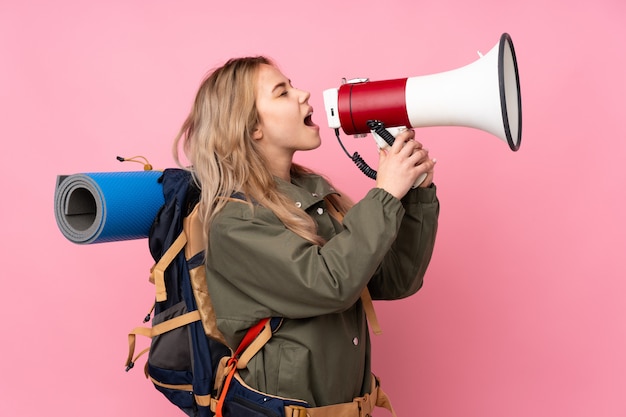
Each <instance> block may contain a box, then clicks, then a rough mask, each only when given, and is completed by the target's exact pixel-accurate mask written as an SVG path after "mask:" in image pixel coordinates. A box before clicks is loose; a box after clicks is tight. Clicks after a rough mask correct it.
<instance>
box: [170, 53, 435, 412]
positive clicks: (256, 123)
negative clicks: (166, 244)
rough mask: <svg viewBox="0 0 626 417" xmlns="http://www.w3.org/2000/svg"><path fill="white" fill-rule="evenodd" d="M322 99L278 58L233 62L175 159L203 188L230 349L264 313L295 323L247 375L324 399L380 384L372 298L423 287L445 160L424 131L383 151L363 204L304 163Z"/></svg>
mask: <svg viewBox="0 0 626 417" xmlns="http://www.w3.org/2000/svg"><path fill="white" fill-rule="evenodd" d="M309 96H310V94H309V93H308V92H306V91H303V90H300V89H298V88H296V87H294V86H293V85H292V83H291V81H290V80H289V79H288V78H287V77H286V76H285V75H284V74H283V73H282V72H281V71H280V69H279V68H278V67H277V66H276V65H275V64H274V63H273V62H272V61H271V60H269V59H267V58H264V57H247V58H238V59H232V60H230V61H228V62H227V63H226V64H224V65H223V66H221V67H220V68H217V69H215V70H214V71H213V72H212V73H211V74H210V75H209V76H208V77H207V78H206V79H205V80H204V81H203V82H202V84H201V86H200V88H199V91H198V93H197V96H196V99H195V102H194V104H193V108H192V110H191V113H190V114H189V116H188V118H187V120H186V121H185V123H184V125H183V127H182V129H181V131H180V134H179V136H178V138H177V141H176V144H175V154H176V155H175V156H176V157H177V158H178V151H176V150H177V149H179V148H182V149H184V151H185V154H186V156H187V158H188V160H189V161H190V162H191V165H192V167H191V168H190V169H191V171H192V173H193V176H194V178H195V180H196V181H197V182H198V184H199V185H200V187H201V190H202V194H201V201H200V204H201V206H200V207H201V213H202V218H203V221H204V224H205V226H206V233H207V252H206V266H207V277H206V278H207V283H208V288H209V290H210V293H211V294H212V298H213V303H214V308H215V313H216V316H217V322H218V325H219V329H220V330H221V332H222V333H223V335H224V337H225V339H226V341H227V342H228V344H229V346H230V347H231V348H233V349H234V348H236V347H237V346H238V345H239V343H240V341H241V339H242V338H243V336H244V335H245V333H246V331H247V329H248V328H250V327H251V326H253V325H254V324H256V323H257V322H259V320H260V319H263V318H266V317H282V318H283V321H282V324H281V326H280V328H279V329H278V330H277V331H276V332H275V334H274V335H273V337H272V338H271V340H270V341H269V342H268V343H267V344H266V345H265V346H264V347H263V349H262V350H261V351H260V352H259V353H257V354H256V355H255V356H254V357H253V358H252V359H251V360H250V362H249V363H248V366H247V368H246V369H243V370H241V371H240V375H241V377H242V378H243V380H244V381H245V383H246V384H248V385H249V386H250V387H251V388H253V389H255V390H258V391H261V392H264V393H268V394H272V395H277V396H281V397H287V398H295V399H300V400H302V401H305V402H306V403H307V404H308V405H309V406H311V407H321V406H327V405H331V404H338V403H346V402H351V401H352V400H353V399H354V398H356V397H360V396H363V395H365V394H368V393H369V392H370V391H371V389H372V381H373V380H372V378H373V377H372V375H371V370H370V354H371V352H370V339H369V333H368V326H367V319H366V315H365V312H364V308H363V302H362V301H361V298H360V296H361V294H362V292H363V290H364V289H365V288H366V287H367V288H369V292H370V294H371V296H372V298H373V299H385V300H391V299H399V298H404V297H407V296H410V295H412V294H414V293H415V292H416V291H418V290H419V289H420V287H421V286H422V279H423V276H424V274H425V271H426V268H427V266H428V264H429V261H430V258H431V255H432V251H433V247H434V242H435V235H436V231H437V218H438V213H439V202H438V200H437V196H436V188H435V186H434V184H433V182H432V181H433V170H434V165H435V161H434V160H433V159H431V158H430V156H429V154H428V151H427V150H426V149H424V148H422V145H421V144H420V143H419V142H417V141H415V140H414V135H415V133H414V132H413V131H412V130H407V131H404V132H402V133H401V134H400V135H399V136H398V138H397V140H396V142H395V144H394V145H393V146H392V147H391V148H389V149H388V150H387V151H381V152H380V160H379V164H378V176H377V179H376V183H375V187H374V188H372V189H371V190H370V191H369V192H368V193H367V195H366V196H365V197H364V198H363V199H362V200H360V201H359V202H357V203H355V204H351V203H350V202H349V201H348V199H347V198H346V197H345V196H343V195H341V194H340V193H339V192H338V191H337V190H335V189H334V188H333V187H332V185H330V184H329V183H328V182H327V180H325V179H324V178H323V177H321V176H319V175H317V174H315V173H313V172H312V171H310V170H308V169H306V168H304V167H302V166H299V165H297V164H295V163H294V162H293V156H294V154H295V153H296V152H297V151H309V150H313V149H315V148H317V147H318V146H319V145H320V143H321V139H320V133H319V127H318V126H317V125H316V124H315V122H314V113H313V108H312V107H311V106H310V104H309V102H308V99H309ZM181 144H182V146H181ZM423 173H427V177H426V180H425V181H424V182H422V184H421V185H420V186H419V187H418V188H415V189H412V185H413V184H414V183H415V181H416V179H417V178H418V177H419V176H420V175H421V174H423ZM334 208H336V209H338V211H340V212H342V213H345V217H343V218H339V217H337V216H333V215H332V211H333V209H334Z"/></svg>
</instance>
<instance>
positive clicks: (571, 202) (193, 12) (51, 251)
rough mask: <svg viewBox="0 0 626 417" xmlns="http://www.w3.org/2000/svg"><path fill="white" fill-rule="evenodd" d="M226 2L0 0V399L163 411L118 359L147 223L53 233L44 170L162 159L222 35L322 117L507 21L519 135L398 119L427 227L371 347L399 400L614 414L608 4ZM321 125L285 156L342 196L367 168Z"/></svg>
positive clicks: (617, 221) (57, 411) (611, 1)
mask: <svg viewBox="0 0 626 417" xmlns="http://www.w3.org/2000/svg"><path fill="white" fill-rule="evenodd" d="M238 3H239V2H235V1H226V2H221V4H217V2H207V1H179V2H165V1H144V2H139V1H106V2H104V1H101V2H95V1H91V2H85V1H70V0H65V1H54V2H48V1H39V2H37V1H10V0H3V1H1V2H0V57H1V58H0V59H1V64H0V126H1V129H2V134H3V139H4V145H3V148H4V150H5V157H4V158H3V160H4V162H3V163H2V166H1V168H0V169H1V170H2V173H1V175H0V178H1V179H0V181H2V189H3V195H4V196H3V197H2V202H3V203H2V204H1V205H0V219H2V220H1V221H2V230H3V240H4V244H3V248H4V253H3V255H2V265H3V268H2V273H1V275H0V276H1V279H2V288H3V302H2V303H1V304H0V313H1V314H0V317H2V322H3V325H2V340H3V343H2V344H1V346H2V347H1V348H0V349H1V352H2V359H1V360H0V375H1V377H0V415H2V416H20V417H21V416H39V415H63V416H71V417H74V416H76V417H78V416H83V415H86V414H88V415H90V416H94V417H97V416H135V415H142V416H149V415H151V416H163V417H165V416H172V415H176V411H175V410H174V409H173V408H171V406H169V404H168V403H166V401H165V400H164V399H162V398H161V397H160V395H159V394H158V393H157V392H156V391H154V390H153V388H152V387H151V386H150V384H149V383H148V382H146V381H145V380H144V379H143V377H142V375H141V372H140V371H136V372H133V373H131V374H126V373H124V370H123V363H124V359H125V355H126V349H127V344H126V332H127V331H128V330H130V329H131V328H132V327H134V326H135V325H138V324H140V322H141V319H142V318H143V316H144V315H145V313H146V311H147V309H148V308H149V305H150V303H151V299H152V296H153V294H152V292H151V291H152V287H151V286H150V285H149V284H148V282H147V273H148V267H149V266H150V258H149V256H148V252H147V249H146V242H145V241H133V242H120V243H109V244H101V245H91V246H78V245H74V244H72V243H70V242H69V241H67V240H66V239H65V238H64V237H63V236H62V235H61V233H60V232H59V230H58V229H57V226H56V224H55V220H54V214H53V193H54V186H55V178H56V175H58V174H72V173H78V172H87V171H115V170H124V169H135V168H139V167H138V166H134V165H131V166H121V165H120V164H119V163H118V162H117V161H116V160H115V156H116V155H124V156H132V155H135V154H143V155H145V156H147V157H148V158H149V159H150V160H151V162H152V164H153V165H155V166H156V167H167V166H172V165H173V162H172V159H171V156H170V151H169V149H170V143H171V140H172V137H173V136H174V135H175V133H176V132H177V129H178V127H179V125H180V124H181V122H182V120H183V117H184V116H185V114H186V112H187V110H188V108H189V106H190V104H191V100H192V96H193V94H194V92H195V89H196V87H197V86H198V84H199V81H200V79H201V78H202V76H203V75H204V73H205V72H206V71H208V70H209V69H210V68H211V67H213V66H214V65H217V64H219V63H221V62H222V61H223V60H225V59H226V58H229V57H231V56H239V55H243V54H259V53H261V54H266V55H269V56H271V57H273V58H275V59H276V60H277V61H278V62H279V63H280V65H281V67H282V68H283V70H284V72H285V73H286V74H287V75H288V76H289V77H290V78H291V79H292V80H293V81H294V83H295V85H297V86H299V87H302V88H304V89H308V90H309V91H311V92H312V97H311V103H312V105H313V106H314V107H315V108H316V116H315V119H316V120H317V122H318V123H319V124H321V125H324V123H325V116H324V114H323V105H322V95H321V93H322V90H324V89H326V88H330V87H337V86H338V85H339V81H340V79H341V77H348V78H351V77H357V76H366V77H370V78H371V79H372V80H380V79H389V78H397V77H405V76H418V75H425V74H429V73H432V72H440V71H444V70H448V69H454V68H457V67H459V66H462V65H465V64H468V63H470V62H473V61H474V60H475V59H476V50H481V51H483V52H486V51H487V50H489V49H490V48H491V47H492V46H493V45H494V44H495V43H496V42H497V40H498V38H499V36H500V34H501V33H502V32H508V33H510V34H511V35H512V37H513V41H514V43H515V47H516V51H517V56H518V60H519V66H520V74H521V83H522V97H523V104H524V116H523V117H524V127H523V132H524V133H523V141H522V148H521V150H520V151H519V152H517V153H513V152H510V151H509V150H508V148H507V147H506V145H504V144H503V143H502V142H500V141H498V140H497V139H495V138H493V137H491V136H490V135H488V134H486V133H483V132H480V131H475V130H471V129H462V128H426V129H422V130H419V131H418V134H419V137H420V138H421V139H422V141H423V142H424V143H425V144H427V146H428V147H429V148H430V149H431V153H432V155H433V156H436V157H437V158H438V160H439V164H438V165H437V173H436V181H437V183H438V186H439V190H440V199H441V202H442V210H441V228H440V234H439V240H438V244H437V248H436V253H435V256H434V258H433V261H432V264H431V267H430V270H429V272H428V275H427V277H426V281H427V282H426V285H425V287H424V289H423V290H422V291H421V292H420V293H419V294H418V295H417V296H415V297H412V298H410V299H408V300H403V301H400V302H395V303H379V304H378V310H379V315H380V319H381V322H382V326H383V329H384V335H383V336H380V337H377V338H375V341H374V344H375V346H374V347H375V356H374V361H375V369H376V370H377V371H378V373H379V374H380V375H381V376H382V379H383V381H384V384H385V386H386V390H387V391H388V393H389V394H390V396H391V397H392V399H393V401H394V404H395V407H396V409H397V411H398V414H399V416H401V417H402V416H413V415H419V416H428V417H436V416H442V417H443V416H470V417H471V416H476V417H478V416H480V417H500V416H508V417H517V416H519V417H522V416H531V415H532V416H568V417H583V416H610V417H612V416H615V417H617V416H624V415H625V413H626V400H625V399H624V389H625V388H626V355H625V354H624V352H626V320H625V314H624V313H625V307H624V294H625V293H626V281H625V280H624V278H625V277H626V267H625V265H624V259H625V252H624V249H625V248H626V220H625V217H624V216H623V213H622V211H623V208H624V200H625V198H624V196H625V194H624V185H625V184H626V171H625V169H624V162H623V161H624V157H625V156H626V127H625V125H624V121H623V120H624V116H623V113H624V110H625V106H624V97H625V96H626V83H625V82H624V74H626V53H624V44H625V41H626V29H625V27H626V26H625V25H624V18H625V17H626V6H625V4H626V3H624V2H623V1H622V0H598V1H593V2H591V1H588V2H585V1H578V2H576V1H565V0H560V1H559V0H555V1H545V0H541V1H539V0H528V1H524V2H521V1H517V2H509V1H495V0H485V1H479V2H467V1H452V0H441V1H437V2H419V1H410V0H388V1H385V2H382V3H380V2H373V1H361V2H351V1H336V0H317V1H314V2H308V3H306V4H304V3H299V2H294V1H292V0H289V1H286V0H285V1H274V2H267V1H266V2H263V1H261V2H250V5H249V6H242V5H240V4H238ZM472 3H474V4H472ZM322 135H323V140H324V144H323V145H322V147H321V149H319V150H317V151H314V152H311V153H309V154H303V155H300V156H299V161H300V162H303V163H306V164H307V165H309V166H311V167H313V168H315V169H317V170H320V171H322V172H324V173H326V174H328V175H329V176H331V177H332V178H333V179H334V180H335V181H336V184H337V185H338V186H339V187H341V188H343V189H346V190H347V191H348V192H349V194H350V195H352V196H353V197H355V198H359V197H360V196H362V195H363V194H364V193H365V192H366V190H367V189H368V188H369V187H371V186H372V185H373V184H372V182H371V181H370V180H368V179H367V178H365V177H363V176H362V175H361V174H360V173H358V172H357V171H356V168H354V167H353V165H352V163H351V162H350V161H349V160H348V159H347V158H346V157H345V155H344V154H343V153H342V152H341V151H340V148H339V146H338V145H337V143H336V140H335V138H334V135H333V133H332V132H331V131H330V130H327V129H326V128H323V129H322ZM346 145H347V146H348V147H349V148H350V149H351V151H355V150H359V151H360V152H361V153H365V154H368V152H369V153H370V154H372V155H373V154H374V151H373V150H374V145H373V142H372V141H371V138H368V139H364V140H362V141H361V142H359V141H357V140H355V139H351V138H346ZM384 414H385V413H381V415H384Z"/></svg>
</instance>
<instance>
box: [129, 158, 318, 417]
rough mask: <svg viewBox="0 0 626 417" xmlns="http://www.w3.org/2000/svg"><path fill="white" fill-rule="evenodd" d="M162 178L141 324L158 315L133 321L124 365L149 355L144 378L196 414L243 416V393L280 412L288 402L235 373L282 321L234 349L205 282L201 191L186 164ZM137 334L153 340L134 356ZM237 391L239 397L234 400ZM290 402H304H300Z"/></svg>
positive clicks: (263, 324)
mask: <svg viewBox="0 0 626 417" xmlns="http://www.w3.org/2000/svg"><path fill="white" fill-rule="evenodd" d="M159 182H160V183H161V184H162V186H163V196H164V199H165V200H164V201H165V203H164V204H163V206H162V207H161V208H160V209H159V211H158V213H157V215H156V218H155V219H154V222H153V224H152V226H151V229H150V233H149V236H148V245H149V248H150V253H151V255H152V257H153V259H154V261H155V262H156V263H155V264H154V266H153V267H152V269H151V270H150V281H151V282H152V283H153V284H154V285H155V290H156V298H155V303H154V306H153V308H152V310H151V312H150V313H149V314H148V315H147V316H146V317H145V319H144V323H146V322H148V321H149V320H150V317H151V315H152V314H154V316H153V318H152V327H136V328H135V329H133V330H132V331H131V332H130V333H129V335H128V341H129V352H128V357H127V360H126V371H130V370H131V369H132V368H133V367H134V365H135V362H136V361H137V359H138V358H139V357H140V356H142V355H143V354H145V353H148V360H147V361H146V365H145V367H144V373H145V376H146V378H148V379H150V380H151V381H152V383H153V384H154V386H155V388H156V389H157V390H158V391H160V392H161V393H162V394H163V395H165V397H166V398H167V399H168V400H169V401H170V402H172V403H173V404H174V405H176V406H178V407H179V408H180V409H181V410H182V411H184V412H185V413H186V414H187V415H189V416H192V417H212V416H213V415H215V412H216V411H217V414H218V415H219V416H222V415H224V416H228V415H233V416H234V415H240V414H239V411H240V409H239V408H238V407H240V406H239V405H238V404H236V403H237V402H239V403H241V398H243V399H244V402H245V401H248V402H249V403H252V404H253V405H254V403H259V404H262V405H263V406H264V407H265V406H266V403H267V404H270V403H271V404H272V406H273V407H274V408H276V410H278V411H280V410H282V409H283V407H284V406H285V405H287V404H286V403H285V402H284V401H282V399H279V400H278V401H274V402H268V401H267V400H268V398H269V396H268V395H265V394H260V393H257V392H254V391H253V390H251V389H249V387H247V386H245V384H244V383H243V381H242V380H239V379H237V378H236V377H235V375H236V371H237V369H241V368H243V367H245V365H246V364H247V361H248V360H249V359H250V358H251V357H252V356H253V355H254V354H255V353H256V352H258V351H259V350H260V349H261V348H262V347H263V345H264V344H265V343H266V342H267V340H269V338H270V337H271V335H272V333H273V331H275V330H276V329H277V328H278V327H279V326H280V323H281V321H282V319H280V318H266V319H264V320H261V321H260V322H259V323H257V325H255V326H253V327H252V328H251V329H250V330H249V331H248V332H247V334H246V336H245V337H244V339H243V341H242V343H241V344H240V346H239V347H238V348H237V349H236V350H235V352H233V351H231V349H230V348H229V347H228V346H227V345H226V342H225V340H224V337H223V336H222V334H221V333H220V331H219V330H218V329H217V325H216V320H215V314H214V312H213V307H212V303H211V297H210V295H209V291H208V288H207V283H206V277H205V266H204V261H205V260H204V240H203V230H202V222H201V220H200V219H199V217H198V201H199V199H200V190H199V189H198V187H196V185H195V183H194V182H193V180H192V179H191V174H190V173H189V172H188V171H186V170H183V169H166V170H164V171H163V175H162V176H161V177H160V178H159ZM137 335H142V336H146V337H149V338H151V339H152V340H151V342H150V346H149V347H148V348H146V349H144V350H143V351H141V352H139V354H137V355H136V356H134V354H135V342H136V336H137ZM251 344H252V345H253V346H250V347H249V345H251ZM222 382H223V383H222ZM222 386H223V387H224V388H223V389H221V390H220V392H218V388H220V387H222ZM226 397H228V399H227V398H226ZM234 397H237V400H238V401H232V404H230V403H229V401H230V400H231V399H233V398H234ZM292 403H293V404H294V405H297V406H303V407H304V406H306V403H303V402H298V401H294V402H292ZM253 408H254V407H253Z"/></svg>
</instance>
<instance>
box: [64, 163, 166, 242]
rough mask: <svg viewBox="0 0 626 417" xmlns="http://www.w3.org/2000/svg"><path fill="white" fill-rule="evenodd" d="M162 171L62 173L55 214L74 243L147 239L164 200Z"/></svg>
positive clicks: (66, 234)
mask: <svg viewBox="0 0 626 417" xmlns="http://www.w3.org/2000/svg"><path fill="white" fill-rule="evenodd" d="M162 174H163V173H162V172H160V171H133V172H96V173H81V174H73V175H59V176H58V177H57V184H56V189H55V193H54V214H55V217H56V221H57V225H58V226H59V229H60V230H61V233H63V235H64V236H65V237H66V238H67V239H68V240H70V241H71V242H74V243H78V244H91V243H103V242H116V241H121V240H132V239H142V238H147V237H148V233H149V232H150V227H151V226H152V222H153V221H154V218H155V217H156V215H157V212H158V211H159V209H160V208H161V206H162V205H163V203H164V198H163V187H162V186H161V184H160V182H159V181H158V180H159V178H160V177H161V175H162Z"/></svg>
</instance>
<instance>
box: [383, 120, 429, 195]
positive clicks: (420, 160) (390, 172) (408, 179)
mask: <svg viewBox="0 0 626 417" xmlns="http://www.w3.org/2000/svg"><path fill="white" fill-rule="evenodd" d="M436 162H437V160H436V159H431V158H430V156H429V155H428V150H427V149H424V148H423V147H422V144H421V143H419V142H417V141H416V140H415V131H414V130H413V129H408V130H405V131H403V132H401V133H400V134H399V135H398V136H397V137H396V140H395V142H394V143H393V146H391V147H390V148H387V149H382V150H381V151H380V157H379V161H378V175H377V177H376V186H377V187H378V188H382V189H384V190H385V191H387V192H388V193H390V194H391V195H393V196H394V197H396V198H398V199H400V198H402V197H404V195H405V194H406V193H407V192H408V191H409V189H411V187H413V185H414V184H415V181H416V180H417V178H418V177H419V176H420V175H422V174H424V173H426V174H427V175H426V178H425V179H424V181H422V183H421V184H420V185H419V186H420V187H428V186H430V184H432V182H433V175H434V167H435V163H436Z"/></svg>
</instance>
